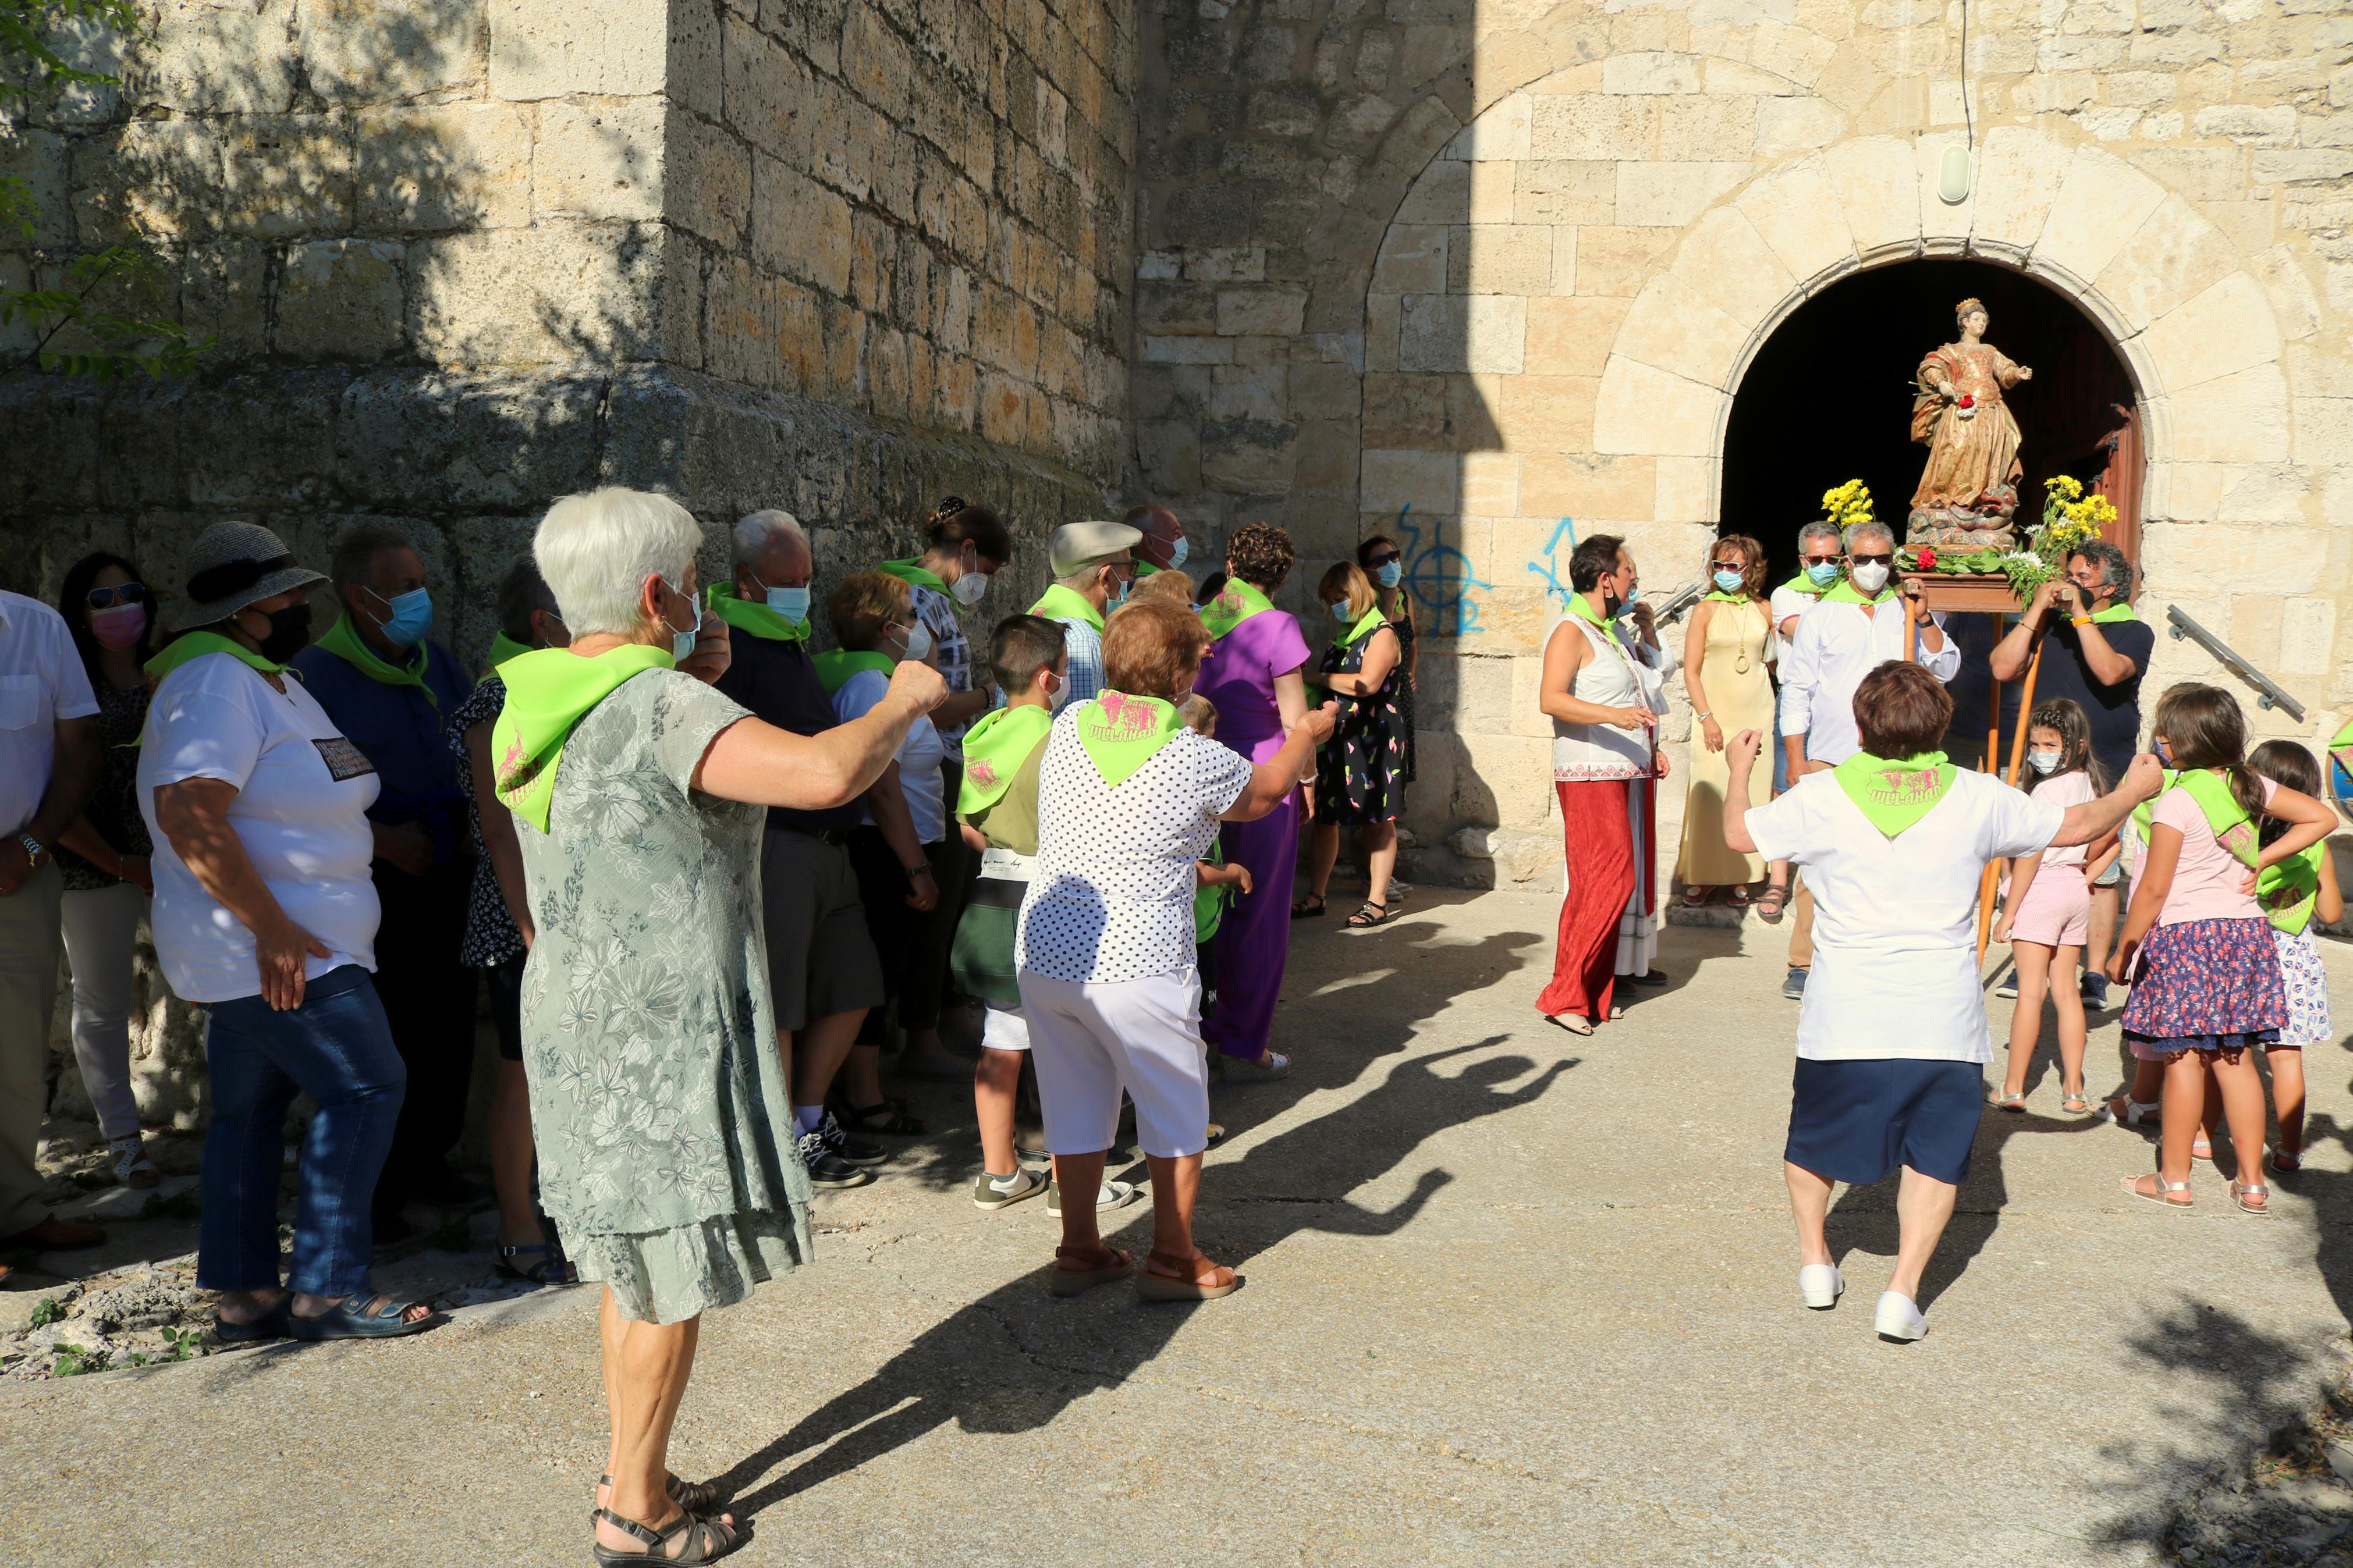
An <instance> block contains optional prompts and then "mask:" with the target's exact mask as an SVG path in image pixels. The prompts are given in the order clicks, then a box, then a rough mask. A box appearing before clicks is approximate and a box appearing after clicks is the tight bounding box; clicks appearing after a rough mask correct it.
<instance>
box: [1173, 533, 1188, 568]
mask: <svg viewBox="0 0 2353 1568" xmlns="http://www.w3.org/2000/svg"><path fill="white" fill-rule="evenodd" d="M1189 552H1190V547H1189V546H1187V544H1186V542H1185V536H1184V535H1183V534H1181V533H1180V534H1178V535H1177V536H1176V543H1174V544H1172V545H1170V546H1169V547H1168V570H1170V571H1171V572H1174V571H1176V568H1178V567H1179V566H1182V565H1184V564H1185V557H1186V556H1187V554H1188V553H1189Z"/></svg>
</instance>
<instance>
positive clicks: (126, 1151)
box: [106, 1132, 164, 1187]
mask: <svg viewBox="0 0 2353 1568" xmlns="http://www.w3.org/2000/svg"><path fill="white" fill-rule="evenodd" d="M106 1146H107V1148H108V1149H109V1150H110V1151H111V1152H112V1153H113V1155H114V1179H115V1180H116V1181H118V1182H121V1184H123V1185H124V1186H126V1187H152V1186H154V1185H155V1184H157V1183H159V1182H161V1181H162V1180H163V1179H164V1173H163V1172H162V1171H159V1170H157V1169H156V1168H155V1162H154V1161H153V1160H151V1159H149V1158H148V1157H147V1144H146V1142H145V1141H144V1140H143V1139H142V1138H141V1137H140V1136H139V1134H138V1133H136V1132H127V1133H125V1134H123V1135H122V1136H121V1137H120V1138H110V1139H108V1140H107V1141H106ZM142 1177H144V1178H145V1179H144V1180H142V1179H141V1178H142Z"/></svg>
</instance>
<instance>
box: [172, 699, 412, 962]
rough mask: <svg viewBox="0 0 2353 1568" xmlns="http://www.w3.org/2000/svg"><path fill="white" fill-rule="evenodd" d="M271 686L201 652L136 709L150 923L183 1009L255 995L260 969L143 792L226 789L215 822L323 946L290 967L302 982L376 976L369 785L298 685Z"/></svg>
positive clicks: (366, 773) (367, 772)
mask: <svg viewBox="0 0 2353 1568" xmlns="http://www.w3.org/2000/svg"><path fill="white" fill-rule="evenodd" d="M284 679H285V681H286V689H285V691H284V692H283V693H282V694H281V693H280V692H277V691H273V690H271V689H270V686H269V682H268V681H267V680H264V679H262V678H261V675H260V673H259V671H257V670H254V669H252V668H248V667H247V666H246V665H244V664H242V663H240V662H238V661H237V659H235V658H230V657H229V656H228V655H227V654H225V653H211V654H206V655H205V656H204V657H203V658H195V659H191V660H189V661H188V662H187V663H186V664H184V665H182V666H181V667H180V668H177V669H175V670H174V671H173V672H172V673H171V674H170V675H168V676H165V677H164V684H163V685H162V686H160V687H158V688H157V689H156V690H155V698H154V700H153V702H152V703H151V704H149V706H148V709H147V727H146V730H145V731H143V732H142V734H141V736H140V741H139V814H140V815H141V816H144V817H145V818H146V819H147V826H148V830H149V831H150V832H151V833H152V834H153V836H154V839H155V855H154V862H153V872H154V876H155V901H154V903H153V907H152V908H151V909H150V910H149V920H150V921H151V922H152V923H153V926H154V930H155V955H156V956H157V957H158V958H160V959H161V960H162V961H163V964H164V979H166V980H168V981H170V982H171V984H172V990H173V991H174V993H175V994H178V995H179V996H180V997H181V998H182V999H183V1000H185V1001H189V1002H205V1003H210V1002H233V1001H235V1000H237V998H238V997H240V996H257V995H259V994H260V993H261V971H260V970H259V968H258V967H257V966H256V964H255V961H254V955H253V933H252V932H251V931H248V930H246V929H245V925H244V922H243V921H239V920H238V919H237V917H236V916H235V915H233V914H231V913H229V912H228V910H227V909H225V908H223V907H222V906H221V905H220V903H219V902H218V901H216V900H215V899H214V898H213V896H212V895H211V894H210V893H207V892H206V891H205V889H204V886H203V884H201V883H200V882H198V881H197V880H196V878H195V872H193V871H190V870H189V869H188V868H187V866H186V864H185V862H183V861H182V860H181V858H180V857H179V856H178V854H177V853H176V852H174V849H173V848H172V843H171V840H170V839H168V838H166V837H164V830H163V829H162V828H160V827H158V826H156V825H155V787H156V786H157V785H158V784H177V783H179V782H180V781H181V780H183V779H198V778H202V779H219V780H221V781H223V782H224V783H227V784H235V785H236V786H237V797H236V799H234V800H232V801H231V802H230V803H229V808H228V821H229V825H230V826H232V827H234V828H236V829H237V837H238V839H239V840H240V841H242V842H243V844H244V845H245V853H246V857H247V858H248V859H250V860H251V861H252V862H253V868H254V869H255V870H256V871H258V872H259V873H260V874H261V879H262V880H263V881H265V882H267V883H268V884H269V891H270V892H271V894H272V895H273V896H275V897H276V899H277V900H278V905H279V908H280V909H282V910H285V911H286V915H287V918H288V919H290V920H291V921H293V922H294V923H295V924H296V925H299V926H301V928H302V929H303V930H304V931H309V932H310V933H311V935H312V936H315V937H317V938H318V939H319V941H320V942H322V943H323V944H324V945H325V946H326V947H327V949H328V955H327V956H326V957H324V958H320V957H318V956H316V955H315V954H314V955H312V956H311V959H310V960H309V961H308V962H307V963H305V964H304V965H303V973H304V974H305V975H306V976H307V977H309V978H311V979H316V978H317V977H318V976H320V975H322V974H324V973H327V972H328V971H329V970H331V969H335V968H339V967H341V966H342V965H343V964H346V963H356V964H359V965H360V966H361V967H363V968H364V969H368V970H371V971H372V970H374V969H375V929H376V922H377V921H378V919H379V918H380V910H378V908H377V905H376V897H375V882H374V881H373V880H372V879H370V877H369V875H368V863H369V862H370V861H371V860H373V859H374V858H375V833H374V832H373V831H372V830H371V829H370V827H369V826H368V819H367V808H368V807H369V806H371V805H375V797H376V792H377V789H378V787H379V783H380V781H379V780H378V779H377V777H376V772H375V765H374V764H373V763H370V762H369V761H368V760H367V758H366V757H365V756H364V755H363V754H362V753H361V752H360V749H359V748H358V747H357V746H354V745H353V744H352V742H350V741H348V740H346V739H344V737H343V732H342V731H339V730H337V729H336V728H335V723H334V721H333V720H332V719H330V718H328V717H327V711H326V710H325V709H323V708H322V707H320V706H319V703H318V700H317V699H316V698H314V697H312V696H311V694H310V693H309V692H307V691H305V690H303V689H302V682H301V679H299V678H298V677H296V676H294V675H292V674H289V675H287V676H286V677H285V678H284Z"/></svg>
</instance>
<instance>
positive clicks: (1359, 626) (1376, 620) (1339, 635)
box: [1332, 605, 1389, 647]
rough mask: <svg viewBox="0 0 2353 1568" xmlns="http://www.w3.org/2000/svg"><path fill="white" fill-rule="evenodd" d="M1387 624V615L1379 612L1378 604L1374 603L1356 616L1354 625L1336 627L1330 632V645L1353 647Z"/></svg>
mask: <svg viewBox="0 0 2353 1568" xmlns="http://www.w3.org/2000/svg"><path fill="white" fill-rule="evenodd" d="M1388 624H1389V622H1388V616H1384V615H1382V614H1381V607H1380V605H1374V606H1373V607H1372V608H1371V609H1369V610H1366V612H1365V613H1364V614H1363V615H1362V616H1359V617H1358V618H1357V620H1356V625H1355V626H1339V627H1336V628H1335V630H1334V631H1333V633H1332V646H1333V647H1355V646H1356V643H1357V642H1359V641H1361V640H1362V639H1364V638H1366V637H1370V636H1372V635H1373V634H1374V633H1375V632H1377V631H1378V630H1380V629H1381V628H1382V627H1383V626H1388Z"/></svg>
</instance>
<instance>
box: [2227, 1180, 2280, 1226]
mask: <svg viewBox="0 0 2353 1568" xmlns="http://www.w3.org/2000/svg"><path fill="white" fill-rule="evenodd" d="M2249 1198H2261V1199H2263V1207H2261V1208H2257V1207H2256V1206H2255V1205H2253V1204H2251V1203H2249V1202H2248V1201H2247V1200H2248V1199H2249ZM2231 1201H2232V1203H2234V1204H2236V1205H2239V1212H2240V1213H2242V1214H2251V1215H2255V1216H2256V1217H2257V1218H2259V1219H2269V1218H2270V1217H2271V1213H2272V1190H2271V1188H2269V1187H2267V1186H2265V1185H2263V1183H2261V1182H2235V1181H2234V1182H2232V1184H2231Z"/></svg>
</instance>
